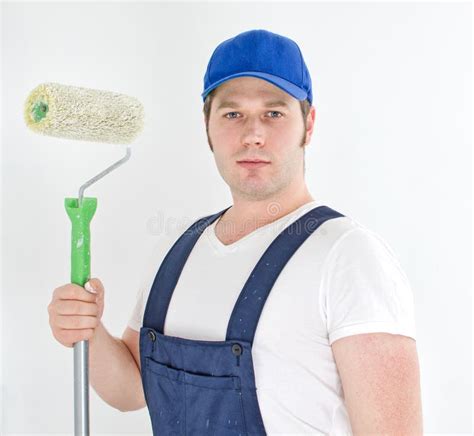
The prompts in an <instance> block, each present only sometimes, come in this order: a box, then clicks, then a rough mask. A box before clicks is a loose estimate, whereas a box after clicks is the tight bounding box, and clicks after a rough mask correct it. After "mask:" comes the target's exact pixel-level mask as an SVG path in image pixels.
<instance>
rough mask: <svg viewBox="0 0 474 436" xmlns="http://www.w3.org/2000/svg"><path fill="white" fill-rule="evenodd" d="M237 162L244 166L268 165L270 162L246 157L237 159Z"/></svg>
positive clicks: (258, 166) (259, 166) (257, 166)
mask: <svg viewBox="0 0 474 436" xmlns="http://www.w3.org/2000/svg"><path fill="white" fill-rule="evenodd" d="M237 163H238V164H239V165H240V166H242V167H244V168H261V167H264V166H265V165H270V162H267V161H264V160H260V159H246V160H240V161H237Z"/></svg>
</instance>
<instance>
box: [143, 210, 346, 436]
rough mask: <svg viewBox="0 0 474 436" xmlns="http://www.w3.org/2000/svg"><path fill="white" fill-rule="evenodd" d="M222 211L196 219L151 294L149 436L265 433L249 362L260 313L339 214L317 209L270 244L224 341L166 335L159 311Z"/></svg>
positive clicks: (146, 351) (146, 341)
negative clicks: (298, 254) (305, 247)
mask: <svg viewBox="0 0 474 436" xmlns="http://www.w3.org/2000/svg"><path fill="white" fill-rule="evenodd" d="M229 207H230V206H229ZM229 207H228V208H226V209H224V210H222V211H221V212H218V213H216V214H214V215H210V216H208V217H204V218H201V219H199V220H198V221H196V222H195V223H194V224H192V225H191V226H190V227H189V228H188V229H187V230H186V231H185V232H184V233H183V235H181V237H180V238H178V240H177V241H176V242H175V243H174V245H173V246H172V247H171V249H170V250H169V251H168V253H167V255H166V256H165V258H164V260H163V262H162V263H161V265H160V268H159V270H158V273H157V274H156V277H155V279H154V282H153V285H152V288H151V290H150V294H149V297H148V301H147V304H146V308H145V313H144V318H143V326H142V328H141V329H140V362H141V376H142V383H143V389H144V393H145V400H146V403H147V407H148V410H149V413H150V417H151V423H152V428H153V434H154V435H160V436H171V435H176V436H178V435H179V436H182V435H186V436H187V435H192V436H201V435H216V436H231V435H232V436H234V435H235V436H246V435H266V432H265V427H264V425H263V421H262V416H261V414H260V408H259V405H258V400H257V394H256V386H255V374H254V367H253V363H252V343H253V339H254V336H255V331H256V329H257V324H258V320H259V318H260V314H261V312H262V310H263V306H264V305H265V301H266V299H267V297H268V295H269V293H270V291H271V289H272V287H273V284H274V283H275V281H276V279H277V278H278V275H279V274H280V272H281V271H282V269H283V268H284V267H285V264H286V263H287V262H288V260H289V259H290V258H291V256H292V255H293V253H294V252H295V251H296V250H297V249H298V248H299V246H300V245H301V244H302V243H303V242H304V241H305V240H306V238H307V237H308V236H310V234H311V233H312V232H313V231H315V230H316V229H317V228H318V227H319V226H320V225H321V224H322V223H323V222H325V221H326V220H329V219H332V218H337V217H342V216H344V215H342V214H340V213H339V212H336V211H335V210H333V209H331V208H329V207H327V206H318V207H316V208H314V209H312V210H310V211H309V212H307V213H306V214H305V215H303V216H301V217H300V218H299V219H297V220H296V221H295V222H293V223H292V224H291V225H289V226H288V227H286V228H285V229H284V230H283V231H282V232H281V233H280V234H279V235H278V236H277V237H276V238H275V239H274V240H273V242H272V243H271V244H270V245H269V247H268V248H267V249H266V251H265V252H264V254H263V255H262V257H261V258H260V260H259V261H258V262H257V265H256V266H255V268H254V269H253V271H252V273H251V274H250V276H249V278H248V279H247V281H246V283H245V285H244V287H243V289H242V291H241V292H240V295H239V297H238V299H237V302H236V304H235V306H234V309H233V311H232V314H231V316H230V320H229V324H228V326H227V332H226V339H225V341H204V340H191V339H185V338H180V337H174V336H167V335H165V334H164V333H163V330H164V323H165V318H166V312H167V310H168V306H169V304H170V300H171V296H172V294H173V291H174V288H175V286H176V283H177V282H178V278H179V276H180V274H181V271H182V270H183V267H184V265H185V263H186V260H187V258H188V256H189V254H190V253H191V250H192V249H193V247H194V244H195V243H196V241H197V240H198V238H199V236H200V235H201V234H202V232H203V231H204V229H205V228H206V227H207V226H209V225H210V224H212V223H213V222H214V221H215V220H216V219H217V218H219V217H220V216H221V215H222V214H223V213H224V212H225V211H226V210H227V209H229ZM196 316H199V313H197V314H196ZM282 319H284V314H282Z"/></svg>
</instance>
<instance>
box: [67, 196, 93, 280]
mask: <svg viewBox="0 0 474 436" xmlns="http://www.w3.org/2000/svg"><path fill="white" fill-rule="evenodd" d="M64 206H65V207H66V212H67V214H68V215H69V218H70V219H71V223H72V232H71V283H75V284H76V285H79V286H84V284H85V283H86V282H87V281H88V280H89V279H90V272H91V255H90V240H91V233H90V222H91V220H92V217H93V216H94V213H95V211H96V209H97V198H92V197H84V198H83V199H82V204H81V206H80V207H79V201H78V199H77V198H65V199H64Z"/></svg>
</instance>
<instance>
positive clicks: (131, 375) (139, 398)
mask: <svg viewBox="0 0 474 436" xmlns="http://www.w3.org/2000/svg"><path fill="white" fill-rule="evenodd" d="M123 338H124V339H125V341H126V342H124V341H123V340H121V339H119V338H115V337H113V336H111V335H110V333H109V332H108V331H107V330H106V329H105V327H104V325H103V324H102V323H100V324H99V326H98V327H97V330H96V333H95V335H94V337H93V338H92V339H91V340H90V341H89V381H90V384H91V385H92V387H93V388H94V390H95V391H96V392H97V394H98V395H99V396H100V397H101V398H102V399H103V400H104V401H105V402H106V403H108V404H110V405H111V406H112V407H114V408H116V409H118V410H120V411H122V412H128V411H132V410H138V409H142V408H143V407H145V406H146V403H145V397H144V393H143V386H142V380H141V375H140V370H139V363H137V361H136V360H135V359H136V356H134V354H136V353H137V350H138V340H139V339H138V338H139V334H138V332H135V331H134V330H132V329H130V328H129V327H127V329H126V330H125V332H124V335H123ZM129 347H131V348H129Z"/></svg>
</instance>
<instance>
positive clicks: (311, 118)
mask: <svg viewBox="0 0 474 436" xmlns="http://www.w3.org/2000/svg"><path fill="white" fill-rule="evenodd" d="M315 120H316V108H315V107H314V106H311V108H310V109H309V113H308V116H307V117H306V139H305V145H307V144H309V142H310V141H311V137H312V136H313V131H314V125H315Z"/></svg>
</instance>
